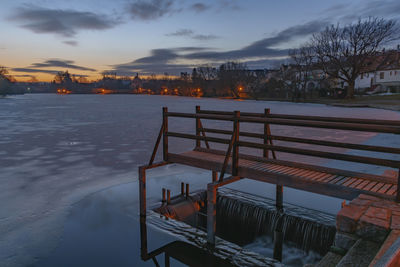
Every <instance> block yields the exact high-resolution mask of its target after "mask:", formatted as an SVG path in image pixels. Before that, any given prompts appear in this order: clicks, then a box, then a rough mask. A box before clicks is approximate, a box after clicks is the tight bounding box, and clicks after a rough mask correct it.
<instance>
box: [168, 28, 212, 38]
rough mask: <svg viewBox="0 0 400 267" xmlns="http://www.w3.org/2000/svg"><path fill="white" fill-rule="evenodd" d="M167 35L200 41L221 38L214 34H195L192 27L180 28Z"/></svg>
mask: <svg viewBox="0 0 400 267" xmlns="http://www.w3.org/2000/svg"><path fill="white" fill-rule="evenodd" d="M166 36H170V37H188V38H191V39H194V40H198V41H209V40H213V39H217V38H219V37H218V36H216V35H214V34H195V32H194V31H193V30H190V29H180V30H177V31H175V32H171V33H167V34H166Z"/></svg>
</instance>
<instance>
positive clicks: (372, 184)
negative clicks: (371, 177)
mask: <svg viewBox="0 0 400 267" xmlns="http://www.w3.org/2000/svg"><path fill="white" fill-rule="evenodd" d="M376 184H377V182H369V183H368V184H367V185H366V186H364V188H363V190H366V191H370V190H371V188H372V187H374V186H375V185H376Z"/></svg>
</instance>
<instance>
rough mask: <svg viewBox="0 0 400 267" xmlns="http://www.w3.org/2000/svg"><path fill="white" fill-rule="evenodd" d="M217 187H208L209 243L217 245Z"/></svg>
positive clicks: (211, 185)
mask: <svg viewBox="0 0 400 267" xmlns="http://www.w3.org/2000/svg"><path fill="white" fill-rule="evenodd" d="M216 208H217V187H216V186H215V185H214V184H208V185H207V243H208V244H210V245H212V246H213V245H215V231H216V218H217V211H216Z"/></svg>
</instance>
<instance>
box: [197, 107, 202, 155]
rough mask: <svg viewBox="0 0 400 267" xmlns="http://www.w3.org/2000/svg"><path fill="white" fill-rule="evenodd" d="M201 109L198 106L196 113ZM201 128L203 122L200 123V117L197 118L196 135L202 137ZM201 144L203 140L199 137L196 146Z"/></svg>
mask: <svg viewBox="0 0 400 267" xmlns="http://www.w3.org/2000/svg"><path fill="white" fill-rule="evenodd" d="M199 111H200V106H196V115H197V114H199ZM200 129H201V124H200V118H196V136H197V137H200ZM200 146H201V142H200V140H199V139H197V140H196V148H198V147H200Z"/></svg>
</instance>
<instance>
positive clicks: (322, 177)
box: [316, 173, 334, 182]
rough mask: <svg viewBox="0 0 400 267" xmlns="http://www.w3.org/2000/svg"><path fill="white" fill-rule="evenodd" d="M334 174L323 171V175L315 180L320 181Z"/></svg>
mask: <svg viewBox="0 0 400 267" xmlns="http://www.w3.org/2000/svg"><path fill="white" fill-rule="evenodd" d="M332 176H334V175H332V174H330V173H324V175H323V176H321V177H319V178H318V179H317V180H316V181H319V182H322V181H323V180H324V179H326V178H329V177H332Z"/></svg>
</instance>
